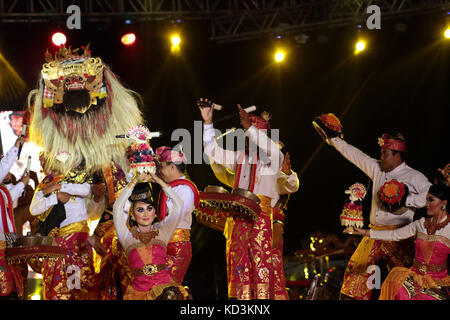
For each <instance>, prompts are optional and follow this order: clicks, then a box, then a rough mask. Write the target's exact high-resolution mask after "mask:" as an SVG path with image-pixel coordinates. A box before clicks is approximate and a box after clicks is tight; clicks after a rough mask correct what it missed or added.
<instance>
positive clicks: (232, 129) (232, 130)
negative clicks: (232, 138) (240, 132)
mask: <svg viewBox="0 0 450 320" xmlns="http://www.w3.org/2000/svg"><path fill="white" fill-rule="evenodd" d="M235 131H236V128H231V129H230V130H228V131H227V132H225V133H224V134H221V135H220V136H218V137H216V140H218V139H222V138H223V137H225V136H226V135H227V134H229V133H232V132H235Z"/></svg>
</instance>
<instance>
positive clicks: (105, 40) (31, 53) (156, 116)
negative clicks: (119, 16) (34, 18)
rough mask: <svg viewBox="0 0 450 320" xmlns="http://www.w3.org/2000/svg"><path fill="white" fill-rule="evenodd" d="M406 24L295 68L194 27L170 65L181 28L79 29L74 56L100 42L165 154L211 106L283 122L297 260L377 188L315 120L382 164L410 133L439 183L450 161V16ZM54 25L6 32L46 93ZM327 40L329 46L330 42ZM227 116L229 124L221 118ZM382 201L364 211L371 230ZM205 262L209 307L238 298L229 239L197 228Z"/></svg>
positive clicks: (266, 48)
mask: <svg viewBox="0 0 450 320" xmlns="http://www.w3.org/2000/svg"><path fill="white" fill-rule="evenodd" d="M397 21H398V20H390V21H383V20H382V25H381V27H382V29H381V30H375V31H369V30H365V29H364V28H363V32H364V34H365V36H366V37H367V38H368V40H369V42H368V48H367V49H366V50H365V51H364V52H363V53H362V54H360V55H359V56H354V55H353V46H354V40H355V37H356V33H357V31H356V30H357V29H356V27H354V26H349V27H340V28H334V29H330V30H322V31H316V32H312V33H310V40H309V42H308V43H307V44H305V45H297V44H296V43H295V41H293V39H292V38H290V37H284V38H282V40H283V41H286V42H287V43H288V47H289V53H288V55H287V58H286V61H285V62H284V63H283V64H280V65H275V64H274V63H273V58H272V55H273V51H274V46H275V41H274V40H273V39H274V38H271V37H263V38H260V39H255V40H248V41H244V42H234V43H226V44H217V43H215V42H213V41H211V40H209V37H210V25H209V23H208V22H201V21H197V22H185V23H182V24H181V25H180V26H179V28H181V32H182V33H181V35H182V36H181V38H182V43H181V48H182V54H181V56H179V57H176V56H172V55H170V46H169V39H168V33H169V29H170V24H168V23H167V24H166V23H156V22H146V23H137V24H135V25H132V26H125V25H124V24H123V22H122V21H119V20H118V21H116V22H114V23H108V22H105V23H101V22H97V23H87V22H83V23H82V30H80V31H69V30H66V29H65V24H63V27H62V29H61V30H62V31H64V32H65V33H66V35H67V36H68V43H67V44H66V45H67V46H72V47H74V48H78V47H80V46H83V45H86V44H87V43H91V50H92V55H93V56H99V57H101V58H102V59H103V60H104V62H105V63H106V64H108V65H109V66H111V68H112V70H113V72H115V73H116V74H117V75H118V76H119V77H120V79H121V81H122V82H123V83H124V84H125V85H126V86H127V87H129V88H131V89H133V90H135V91H137V92H138V93H140V94H141V95H142V96H143V98H144V103H145V105H144V110H143V111H144V114H145V117H146V120H147V123H146V124H147V125H148V126H149V128H150V129H151V130H162V131H163V132H164V133H165V135H164V137H163V138H161V139H155V140H154V142H153V141H152V144H153V146H158V145H175V144H176V143H177V142H171V141H170V133H171V132H172V131H173V130H175V129H176V128H186V129H188V130H190V131H191V132H192V133H193V125H194V121H195V120H200V119H201V116H200V113H199V111H198V109H197V108H196V106H195V102H196V100H197V99H198V98H199V97H207V98H210V99H211V100H213V101H214V102H217V103H219V104H221V105H223V106H224V107H225V110H224V111H222V114H227V113H230V112H234V111H235V108H236V104H237V103H240V104H241V105H243V106H250V105H256V106H257V107H258V108H259V111H263V110H267V111H269V112H270V113H271V114H272V116H273V117H272V119H271V126H272V128H279V129H280V139H281V140H282V141H283V142H284V143H285V145H286V148H285V150H284V151H289V153H290V154H291V161H292V165H293V169H294V170H295V171H296V172H297V173H301V175H300V177H299V178H300V189H299V191H298V192H297V193H296V194H294V195H293V196H292V197H291V200H290V202H289V204H288V210H287V221H286V227H285V247H284V249H285V255H286V256H290V255H293V253H294V252H295V251H296V250H298V249H301V248H303V247H304V246H305V244H307V243H308V235H309V234H310V233H311V232H316V231H320V232H323V233H325V234H336V235H338V236H339V237H341V239H345V237H346V236H344V235H342V230H343V227H341V225H340V222H339V214H340V213H341V210H342V207H343V204H344V200H345V197H346V196H345V194H344V191H345V190H346V189H347V188H348V187H349V186H350V185H351V184H353V183H355V182H361V183H363V184H367V183H368V180H369V179H368V178H367V177H366V176H365V175H364V174H363V173H362V172H361V171H360V170H359V169H357V168H356V167H355V166H353V165H352V164H351V163H349V162H348V161H347V160H345V159H344V158H343V157H342V156H341V155H340V154H339V153H338V152H337V151H335V150H334V149H332V148H331V147H329V146H327V145H326V144H323V143H322V141H321V139H320V137H319V136H318V135H317V134H316V132H315V131H314V130H313V127H312V125H311V121H312V119H313V118H314V117H315V116H317V115H319V114H320V113H324V112H332V113H334V114H336V115H337V116H339V117H340V118H341V121H342V123H343V125H344V134H345V138H346V140H347V141H348V142H349V143H351V144H353V145H355V146H356V147H358V148H360V149H361V150H363V151H364V152H366V153H367V154H368V155H370V156H372V157H378V156H379V147H378V144H377V137H379V136H381V134H382V133H385V132H388V133H392V134H395V133H397V132H402V133H403V134H404V136H405V138H406V141H407V143H408V147H409V158H408V160H407V164H408V165H410V166H411V167H413V168H415V169H418V170H419V171H421V172H423V173H424V174H425V175H426V176H427V177H429V179H430V180H432V179H433V178H434V177H435V176H436V174H437V168H442V167H443V166H445V164H446V163H448V162H450V156H449V145H448V138H449V134H448V121H449V115H450V114H449V92H450V91H449V71H450V70H449V62H450V61H449V58H450V52H449V51H450V40H445V39H444V38H443V36H442V33H443V28H444V21H445V20H444V16H443V15H440V14H433V15H427V16H417V17H414V18H410V19H409V20H403V22H405V23H406V25H407V26H408V28H407V30H406V32H397V31H396V30H395V28H394V24H395V23H396V22H397ZM130 28H134V31H135V32H136V34H137V42H136V44H135V46H133V47H130V48H128V47H124V46H123V45H121V43H120V36H121V34H122V32H123V31H125V29H130ZM55 30H56V22H55V23H52V22H49V23H48V24H42V23H41V24H31V25H27V24H5V23H3V24H0V52H1V53H2V54H3V56H4V57H5V59H6V60H7V61H9V63H10V64H11V65H12V66H13V67H14V68H15V70H16V71H17V72H18V74H19V75H20V76H21V77H22V78H23V80H24V81H25V82H26V84H27V86H28V88H27V90H26V91H28V90H31V89H33V88H34V85H35V83H36V80H37V78H38V75H39V73H40V70H41V66H42V64H43V62H44V52H45V50H46V49H47V48H49V49H53V45H52V44H51V42H50V35H51V34H52V33H53V32H54V31H55ZM320 35H326V36H327V37H328V41H327V42H326V43H322V42H320V41H318V37H319V36H320ZM25 104H26V92H23V94H21V95H20V96H18V97H16V98H15V99H5V98H4V97H3V96H2V97H0V107H1V110H23V107H24V105H25ZM217 116H220V115H217ZM238 125H239V123H238V120H237V119H236V120H234V121H233V120H230V121H228V122H223V123H220V125H218V126H217V127H218V128H219V129H221V130H222V131H223V130H225V129H228V128H231V127H233V126H238ZM188 171H189V174H190V176H191V178H192V180H193V181H194V182H195V183H196V184H197V186H198V187H199V189H200V190H202V189H203V188H204V187H205V186H206V185H209V184H212V185H220V183H219V182H218V181H217V180H216V179H215V177H214V175H213V173H212V171H211V170H210V168H209V167H208V166H207V165H205V164H203V165H191V166H190V167H189V168H188ZM369 204H370V196H368V197H367V198H366V199H365V201H364V205H365V206H364V210H365V221H366V224H368V211H369ZM193 220H194V223H193V227H192V242H193V259H192V263H191V266H190V269H189V271H188V274H187V276H186V278H185V284H186V285H188V286H189V287H190V288H191V290H192V292H193V295H194V298H198V299H214V298H222V297H223V295H224V294H225V292H226V271H225V268H226V261H225V238H224V236H223V235H222V234H220V233H219V232H217V231H214V230H212V229H207V228H205V227H203V226H201V225H199V224H197V223H196V221H195V218H194V219H193Z"/></svg>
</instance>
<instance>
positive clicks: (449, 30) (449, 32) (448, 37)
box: [444, 27, 450, 39]
mask: <svg viewBox="0 0 450 320" xmlns="http://www.w3.org/2000/svg"><path fill="white" fill-rule="evenodd" d="M444 37H446V38H447V39H450V27H449V28H447V30H445V32H444Z"/></svg>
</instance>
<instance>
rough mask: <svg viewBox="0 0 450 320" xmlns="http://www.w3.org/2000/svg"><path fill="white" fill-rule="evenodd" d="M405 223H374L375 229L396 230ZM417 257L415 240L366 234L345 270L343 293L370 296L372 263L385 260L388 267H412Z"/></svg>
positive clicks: (355, 297)
mask: <svg viewBox="0 0 450 320" xmlns="http://www.w3.org/2000/svg"><path fill="white" fill-rule="evenodd" d="M399 227H401V226H372V225H370V228H371V229H374V230H394V229H397V228H399ZM413 257H414V241H413V240H412V239H406V240H403V241H384V240H375V239H370V238H369V237H363V238H362V239H361V242H360V243H359V245H358V247H357V248H356V250H355V252H354V253H353V255H352V257H351V258H350V261H349V262H348V264H347V268H346V270H345V275H344V282H343V284H342V288H341V294H344V295H346V296H349V297H351V298H354V299H357V300H370V298H371V296H372V289H371V287H370V286H369V285H368V284H367V281H368V279H369V277H370V276H371V273H368V268H369V266H372V265H376V266H378V265H379V264H380V262H381V261H383V262H384V263H385V264H386V267H387V268H388V270H391V269H392V268H394V267H410V266H411V264H412V262H413Z"/></svg>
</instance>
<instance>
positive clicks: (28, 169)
mask: <svg viewBox="0 0 450 320" xmlns="http://www.w3.org/2000/svg"><path fill="white" fill-rule="evenodd" d="M30 167H31V156H28V160H27V168H26V169H25V174H27V175H28V174H29V173H30Z"/></svg>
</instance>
